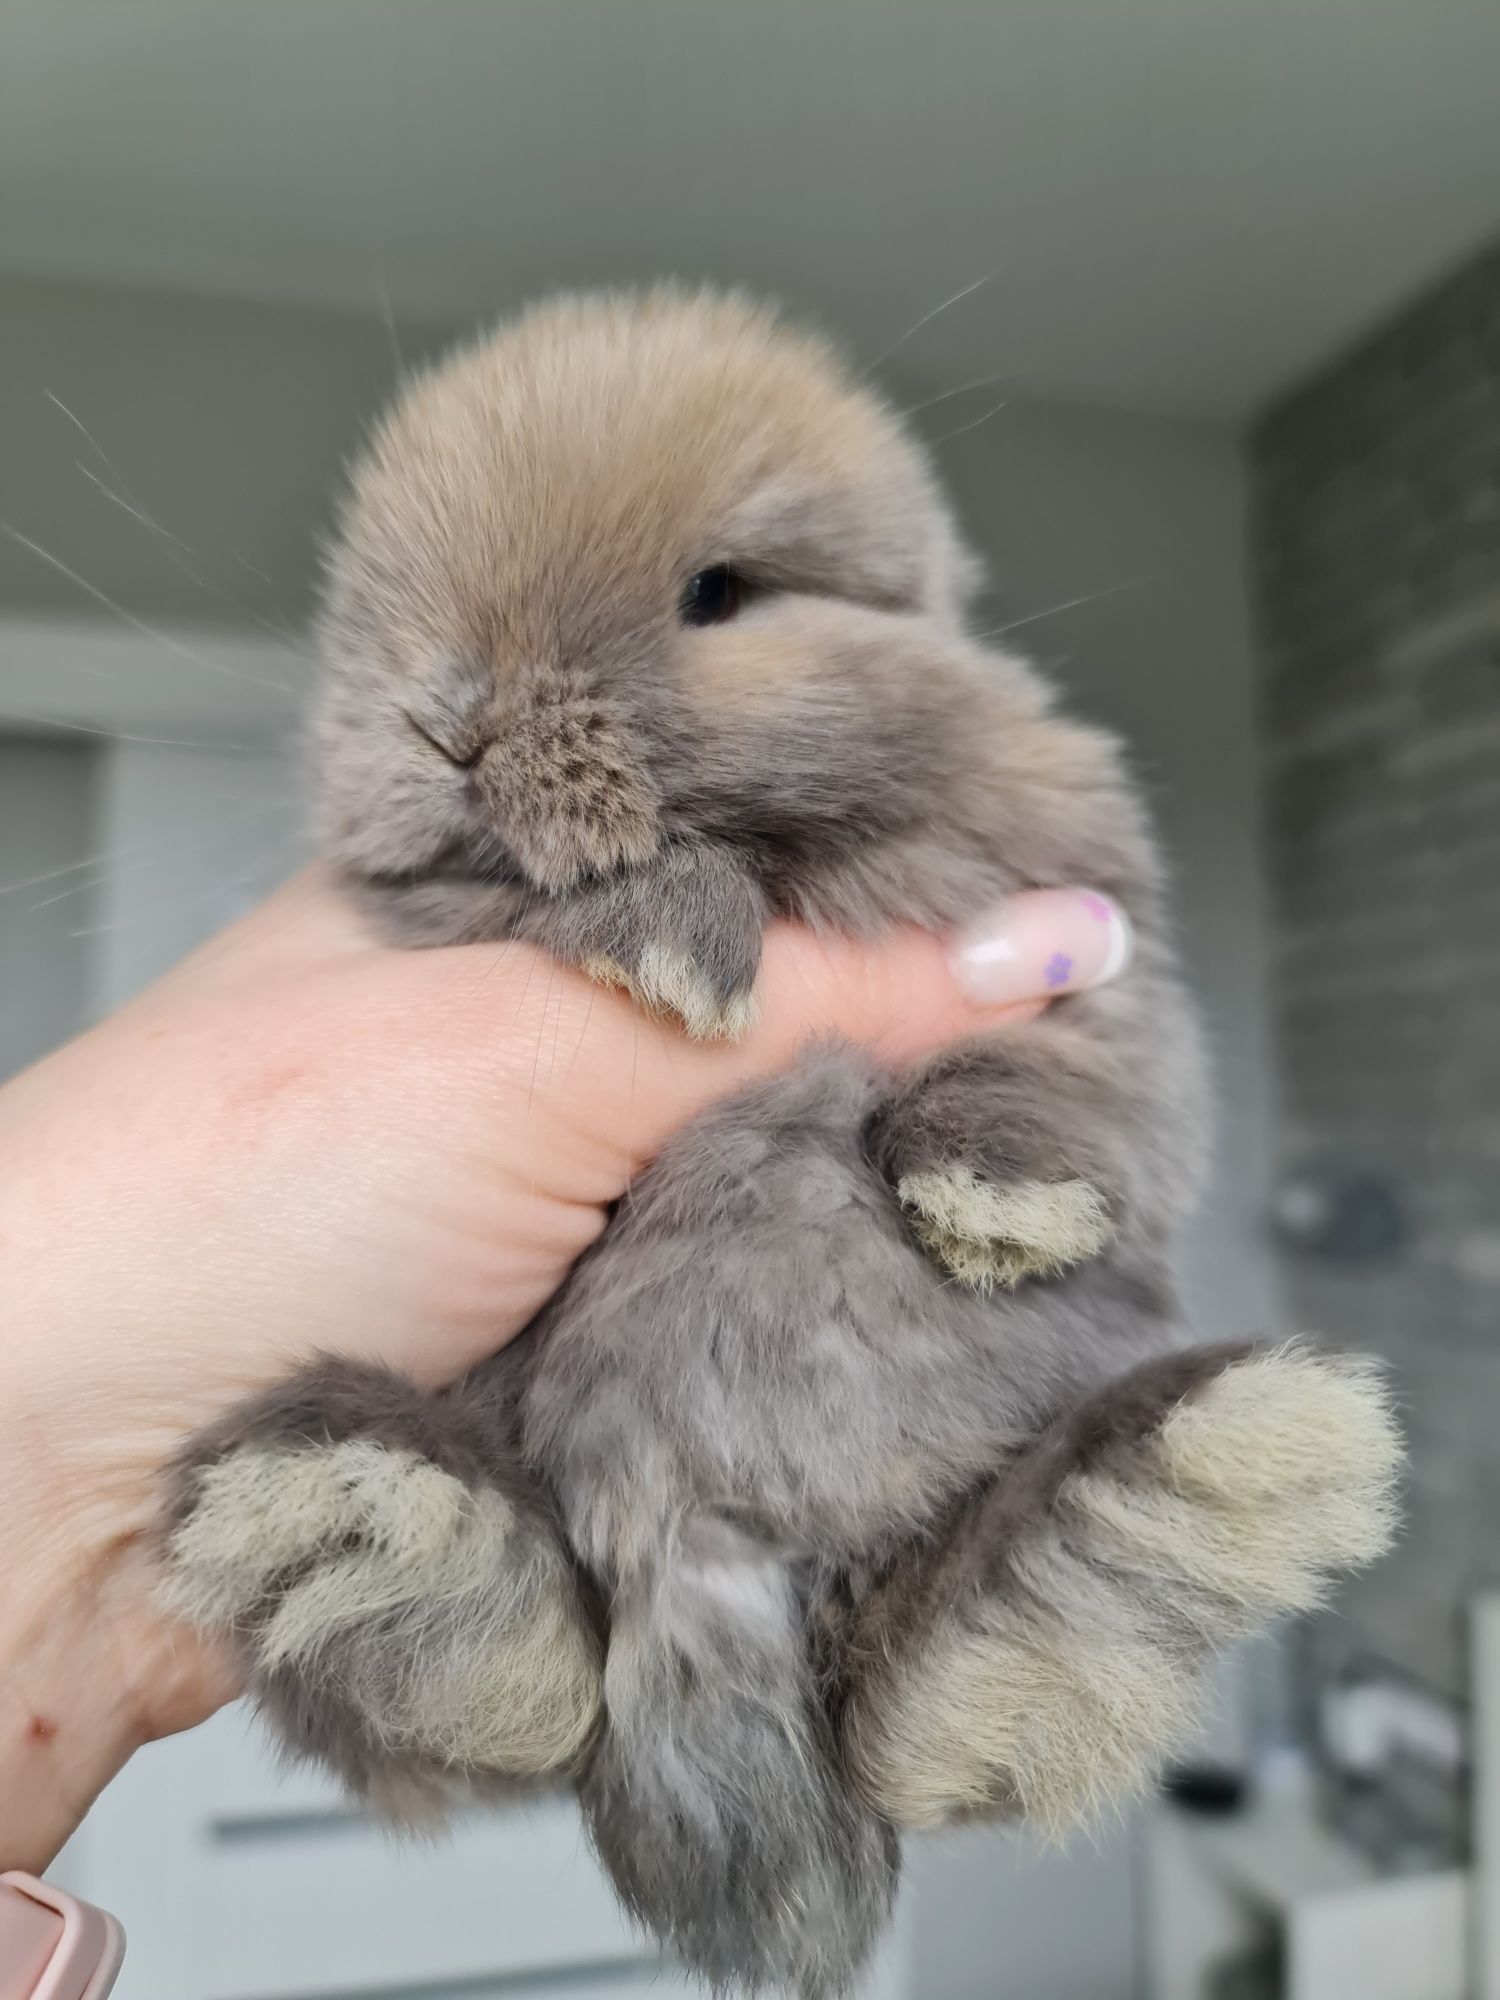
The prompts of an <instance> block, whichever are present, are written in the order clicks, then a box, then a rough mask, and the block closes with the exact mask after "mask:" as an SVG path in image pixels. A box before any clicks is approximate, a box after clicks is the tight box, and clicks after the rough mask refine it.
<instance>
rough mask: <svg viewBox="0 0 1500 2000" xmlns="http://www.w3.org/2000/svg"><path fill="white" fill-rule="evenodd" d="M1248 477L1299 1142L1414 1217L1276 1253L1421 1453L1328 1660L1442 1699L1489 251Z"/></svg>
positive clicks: (1475, 1421)
mask: <svg viewBox="0 0 1500 2000" xmlns="http://www.w3.org/2000/svg"><path fill="white" fill-rule="evenodd" d="M1255 485H1256V510H1255V511H1256V520H1257V533H1256V542H1257V547H1258V563H1259V572H1260V580H1261V590H1262V594H1263V600H1264V613H1263V616H1264V628H1265V629H1264V641H1265V645H1264V651H1265V686H1264V713H1265V721H1266V730H1267V734H1268V739H1269V750H1270V764H1269V785H1268V793H1267V806H1268V832H1269V848H1268V851H1269V855H1270V860H1271V874H1272V879H1273V888H1274V897H1275V943H1276V976H1275V1013H1276V1032H1277V1041H1278V1046H1279V1052H1280V1065H1281V1074H1282V1078H1283V1089H1284V1098H1285V1118H1284V1123H1283V1128H1282V1149H1283V1153H1284V1156H1285V1161H1286V1164H1287V1166H1288V1167H1289V1168H1301V1167H1304V1166H1311V1167H1313V1168H1320V1167H1323V1166H1332V1167H1334V1168H1336V1169H1349V1168H1353V1169H1358V1170H1362V1171H1365V1172H1369V1173H1373V1174H1375V1175H1378V1176H1379V1177H1380V1178H1381V1179H1382V1180H1383V1181H1385V1182H1386V1183H1387V1184H1388V1185H1389V1187H1390V1188H1391V1189H1393V1190H1394V1192H1395V1194H1396V1195H1397V1197H1398V1199H1399V1201H1400V1204H1401V1207H1402V1209H1403V1210H1404V1213H1405V1215H1406V1218H1407V1223H1408V1228H1409V1236H1408V1240H1407V1242H1406V1245H1405V1247H1404V1249H1403V1251H1402V1253H1401V1254H1400V1256H1399V1258H1397V1259H1396V1260H1395V1261H1393V1262H1391V1263H1389V1264H1376V1265H1372V1266H1370V1267H1367V1268H1363V1269H1358V1268H1356V1269H1348V1268H1338V1267H1335V1266H1331V1265H1327V1264H1322V1263H1319V1262H1317V1261H1315V1260H1309V1259H1306V1258H1296V1259H1290V1260H1289V1261H1288V1265H1287V1271H1286V1279H1287V1285H1288V1289H1289V1292H1290V1295H1291V1298H1292V1301H1293V1304H1294V1307H1295V1309H1296V1315H1297V1317H1298V1319H1299V1320H1301V1321H1303V1322H1305V1323H1307V1324H1309V1325H1311V1326H1314V1327H1318V1328H1321V1329H1324V1330H1326V1331H1327V1332H1328V1333H1330V1334H1332V1335H1334V1336H1336V1337H1340V1338H1345V1339H1348V1340H1349V1341H1351V1342H1353V1343H1357V1344H1359V1345H1361V1346H1372V1347H1375V1348H1377V1349H1379V1350H1380V1351H1381V1352H1382V1353H1384V1354H1385V1355H1387V1356H1389V1358H1390V1360H1391V1362H1392V1363H1393V1365H1394V1369H1395V1374H1396V1380H1397V1384H1398V1387H1399V1390H1400V1394H1401V1398H1402V1401H1403V1404H1404V1406H1405V1410H1406V1416H1407V1423H1408V1427H1409V1432H1410V1441H1411V1451H1412V1478H1411V1488H1410V1509H1409V1518H1408V1521H1407V1525H1406V1528H1405V1532H1404V1535H1403V1538H1402V1543H1401V1547H1400V1550H1399V1552H1398V1553H1397V1554H1396V1555H1395V1556H1394V1557H1393V1558H1392V1559H1390V1560H1389V1561H1387V1562H1386V1563H1385V1564H1384V1565H1382V1566H1380V1567H1379V1568H1377V1569H1376V1570H1375V1571H1374V1572H1372V1573H1371V1574H1370V1575H1369V1576H1368V1577H1367V1578H1365V1579H1363V1580H1362V1581H1360V1582H1359V1583H1358V1584H1357V1585H1355V1586H1354V1587H1353V1588H1351V1589H1349V1590H1347V1591H1346V1592H1344V1593H1343V1594H1342V1595H1341V1597H1340V1603H1339V1611H1340V1616H1339V1618H1338V1619H1337V1621H1334V1622H1330V1623H1328V1624H1326V1625H1324V1626H1323V1627H1321V1628H1320V1650H1321V1651H1322V1652H1324V1653H1325V1654H1327V1655H1330V1656H1342V1655H1344V1654H1347V1653H1348V1652H1350V1651H1352V1650H1355V1649H1358V1648H1360V1647H1363V1646H1370V1647H1373V1648H1374V1649H1376V1650H1377V1651H1378V1652H1380V1653H1381V1654H1384V1655H1386V1656H1387V1657H1389V1658H1391V1659H1394V1660H1395V1661H1397V1662H1400V1663H1402V1664H1403V1665H1405V1666H1406V1667H1407V1668H1409V1669H1410V1670H1412V1671H1415V1672H1417V1673H1420V1674H1424V1675H1428V1676H1431V1677H1432V1678H1434V1679H1436V1680H1438V1681H1440V1682H1442V1683H1445V1684H1449V1685H1453V1684H1456V1683H1457V1682H1458V1681H1459V1680H1460V1678H1461V1666H1460V1643H1461V1607H1462V1601H1463V1599H1464V1597H1465V1595H1466V1593H1468V1592H1469V1591H1470V1590H1471V1589H1473V1588H1474V1587H1475V1586H1476V1585H1477V1584H1479V1583H1481V1582H1482V1581H1485V1580H1493V1579H1494V1577H1495V1575H1496V1572H1497V1567H1500V1545H1497V1543H1496V1539H1495V1522H1496V1519H1497V1518H1500V1456H1497V1454H1496V1451H1495V1425H1496V1413H1497V1411H1500V1342H1497V1340H1496V1333H1497V1330H1500V1024H1497V1014H1496V997H1495V995H1496V985H1497V978H1500V944H1497V937H1500V928H1497V926H1500V253H1496V254H1495V255H1492V256H1490V257H1489V258H1487V259H1485V260H1483V261H1481V262H1480V263H1478V264H1476V265H1474V266H1473V267H1472V268H1471V269H1470V270H1468V271H1467V272H1466V273H1464V274H1463V275H1462V276H1460V277H1458V278H1457V279H1455V280H1454V281H1453V282H1452V283H1450V284H1448V285H1446V286H1444V287H1443V288H1442V289H1441V290H1440V291H1439V292H1438V293H1436V294H1435V295H1434V296H1432V297H1431V298H1429V299H1427V300H1426V301H1425V302H1424V303H1422V304H1420V305H1418V306H1417V307H1415V308H1414V309H1413V310H1412V311H1410V312H1409V313H1407V314H1406V315H1405V316H1404V317H1403V318H1402V319H1401V320H1400V321H1399V322H1398V323H1397V324H1395V325H1392V326H1390V327H1388V328H1386V329H1385V330H1383V331H1382V332H1380V333H1379V334H1378V336H1377V337H1375V338H1373V339H1372V340H1370V341H1369V342H1368V344H1366V345H1364V346H1363V347H1361V348H1360V350H1359V351H1358V352H1357V353H1354V354H1352V355H1350V356H1349V357H1348V358H1347V359H1346V360H1344V361H1343V362H1342V363H1340V364H1339V365H1338V366H1337V367H1334V368H1332V369H1330V370H1329V371H1328V372H1327V373H1326V374H1325V375H1323V376H1321V377H1320V378H1319V379H1318V380H1316V381H1314V382H1312V383H1310V384H1308V385H1307V386H1306V387H1305V388H1304V389H1303V390H1302V391H1301V392H1300V393H1298V394H1297V395H1295V396H1293V397H1292V398H1291V399H1289V400H1288V401H1287V402H1285V403H1284V404H1283V405H1282V406H1281V407H1279V408H1278V409H1277V410H1275V411H1274V412H1273V413H1272V414H1271V415H1270V417H1269V418H1268V419H1267V421H1266V422H1265V423H1264V425H1263V426H1262V427H1261V429H1260V432H1259V435H1258V437H1257V439H1256V441H1255Z"/></svg>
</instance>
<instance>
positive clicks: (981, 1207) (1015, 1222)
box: [896, 1167, 1110, 1292]
mask: <svg viewBox="0 0 1500 2000" xmlns="http://www.w3.org/2000/svg"><path fill="white" fill-rule="evenodd" d="M896 1193H897V1195H898V1196H899V1197H900V1200H901V1203H902V1205H903V1207H904V1208H905V1209H906V1210H907V1211H908V1213H909V1214H910V1216H911V1218H912V1227H913V1229H914V1230H915V1231H916V1234H917V1236H918V1238H919V1240H920V1241H921V1243H922V1245H923V1247H924V1249H926V1250H927V1251H929V1252H930V1253H931V1255H932V1256H934V1257H935V1258H936V1259H937V1260H938V1262H939V1263H940V1264H941V1265H943V1267H944V1268H945V1269H946V1270H948V1271H951V1272H952V1274H953V1276H954V1277H955V1278H958V1279H961V1280H962V1282H963V1283H964V1284H966V1285H972V1286H973V1287H974V1288H975V1290H976V1291H982V1292H987V1291H989V1290H991V1289H992V1287H994V1286H995V1285H1003V1286H1005V1287H1007V1288H1009V1287H1010V1286H1013V1285H1018V1284H1020V1282H1021V1280H1022V1279H1023V1278H1050V1277H1055V1276H1056V1275H1057V1274H1058V1273H1059V1272H1061V1271H1064V1270H1066V1269H1067V1267H1068V1266H1069V1265H1070V1264H1077V1263H1080V1262H1081V1261H1082V1260H1083V1259H1084V1258H1085V1257H1092V1256H1094V1255H1095V1253H1096V1252H1097V1251H1099V1250H1102V1249H1103V1247H1104V1245H1105V1244H1106V1243H1107V1242H1108V1241H1109V1238H1110V1227H1109V1218H1108V1216H1107V1215H1106V1213H1105V1208H1104V1202H1103V1199H1102V1197H1101V1196H1100V1194H1099V1193H1098V1191H1097V1189H1095V1188H1093V1187H1091V1186H1090V1184H1089V1183H1088V1182H1087V1181H1080V1180H1070V1181H1012V1182H1008V1183H1005V1184H998V1183H995V1182H991V1181H985V1180H981V1179H980V1178H979V1176H978V1175H977V1174H975V1173H973V1172H971V1170H970V1169H969V1168H968V1167H954V1168H950V1169H949V1170H947V1171H946V1172H943V1173H923V1174H908V1175H907V1176H906V1177H905V1178H904V1179H903V1180H902V1181H901V1182H899V1183H898V1185H897V1188H896Z"/></svg>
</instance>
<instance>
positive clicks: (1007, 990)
mask: <svg viewBox="0 0 1500 2000" xmlns="http://www.w3.org/2000/svg"><path fill="white" fill-rule="evenodd" d="M1133 949H1134V936H1133V933H1132V931H1131V928H1130V919H1129V918H1128V917H1127V916H1126V914H1125V912H1124V911H1123V910H1122V909H1121V908H1120V906H1119V904H1118V903H1116V902H1114V901H1113V899H1112V898H1110V897H1108V896H1101V895H1098V894H1097V893H1096V892H1095V891H1093V890H1081V889H1036V890H1033V891H1031V892H1030V893H1029V894H1027V895H1024V896H1016V897H1013V898H1012V899H1011V901H1010V902H1008V903H1002V904H1000V905H999V906H998V908H996V909H993V910H990V911H988V912H987V913H986V914H985V915H984V916H983V917H981V918H979V919H978V921H977V922H975V923H973V924H970V925H969V927H968V928H967V929H966V930H964V931H962V932H961V933H960V934H959V936H958V937H957V938H956V939H955V940H954V943H953V946H952V951H951V962H952V966H953V972H954V977H955V978H956V979H957V980H958V983H959V985H960V986H962V988H963V989H964V991H965V992H966V993H967V994H968V996H969V998H970V999H971V1000H974V1001H976V1002H977V1003H978V1004H979V1005H980V1006H981V1007H1000V1006H1004V1005H1006V1004H1007V1003H1009V1002H1011V1001H1016V1000H1035V999H1041V998H1045V997H1047V996H1049V995H1052V994H1062V993H1082V992H1085V991H1086V990H1087V989H1088V988H1090V987H1093V986H1103V985H1105V984H1107V983H1108V981H1110V980H1112V979H1118V978H1119V976H1120V974H1121V973H1122V972H1123V971H1124V970H1125V968H1126V966H1127V965H1128V964H1129V963H1130V957H1131V952H1132V950H1133Z"/></svg>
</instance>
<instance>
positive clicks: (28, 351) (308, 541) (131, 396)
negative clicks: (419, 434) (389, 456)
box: [0, 277, 447, 624]
mask: <svg viewBox="0 0 1500 2000" xmlns="http://www.w3.org/2000/svg"><path fill="white" fill-rule="evenodd" d="M446 338H447V336H446V335H445V334H444V333H442V332H439V331H436V330H434V329H432V328H427V329H413V328H412V327H410V326H403V327H402V328H401V329H400V330H399V333H397V334H396V335H395V336H394V337H393V334H392V330H391V329H390V328H389V327H388V326H387V325H385V324H384V323H383V322H382V320H381V319H380V317H379V316H378V315H377V314H375V313H373V312H372V313H370V314H368V315H357V314H354V313H343V312H332V311H318V310H312V309H309V308H304V307H297V306H278V305H262V304H253V303H245V302H242V301H226V300H221V299H206V298H197V297H193V296H191V295H189V294H186V293H169V292H153V291H144V290H139V291H137V290H131V289H129V288H128V287H124V286H96V285H70V284H62V283H52V282H50V281H43V280H38V279H26V278H14V277H6V278H0V437H3V438H4V439H5V450H4V452H3V453H0V523H4V524H5V526H6V527H7V528H9V529H11V530H14V531H17V532H19V533H20V534H22V535H25V536H26V537H27V538H28V539H29V540H30V541H31V542H34V543H36V544H38V545H39V546H40V547H41V548H42V549H44V550H46V551H47V552H48V554H50V555H51V556H52V557H53V558H55V559H56V563H61V564H66V565H67V567H68V568H70V569H72V570H73V571H75V572H76V573H77V574H76V576H74V577H69V576H67V575H65V574H64V573H63V571H62V570H61V569H60V568H58V567H56V566H55V564H53V563H49V562H48V561H47V560H46V559H45V558H44V557H43V556H40V555H38V554H37V553H36V552H35V550H33V549H29V548H26V547H24V546H22V545H21V544H20V543H18V542H17V541H15V540H14V539H13V538H12V537H11V536H9V535H6V534H3V533H0V605H4V606H6V607H7V608H8V609H12V610H26V611H42V612H53V611H57V612H72V613H77V612H82V611H88V610H89V609H91V608H99V607H98V602H97V599H95V598H93V597H91V595H90V593H89V589H88V588H87V587H86V586H92V587H93V589H94V590H97V591H102V592H103V593H104V595H105V596H107V597H109V598H111V599H113V600H114V601H115V602H116V603H117V604H120V605H122V606H124V607H125V608H126V609H127V610H129V611H130V612H133V613H134V614H135V615H136V616H138V617H142V618H147V619H167V618H182V619H187V620H191V621H193V622H195V623H199V624H202V623H212V622H214V621H215V620H219V619H222V620H225V621H227V622H229V623H233V624H252V623H253V622H254V621H255V620H256V619H259V618H264V619H268V620H271V621H272V622H278V621H281V620H283V619H285V620H288V621H290V622H292V623H293V624H296V623H298V622H300V620H301V619H302V617H303V616H304V615H305V613H306V610H307V606H308V601H309V591H310V586H311V580H312V577H313V574H314V570H315V555H316V542H317V537H318V535H319V533H320V532H321V531H322V529H323V528H324V526H325V524H326V523H327V522H328V520H329V519H330V512H331V510H330V502H331V500H332V498H333V496H334V493H335V491H336V487H337V482H338V475H339V469H340V466H341V465H342V463H343V461H344V459H345V458H346V457H347V456H348V455H349V453H350V452H351V451H352V450H353V449H354V448H355V446H356V445H357V444H358V442H359V439H360V434H361V429H362V427H363V425H364V424H365V423H366V422H367V421H368V420H369V418H370V416H371V415H372V414H373V412H374V411H375V410H376V409H378V408H379V406H380V403H381V402H382V400H383V399H384V397H385V396H386V395H387V393H388V392H389V389H390V386H391V383H392V381H393V379H394V378H395V376H396V374H397V373H398V368H397V359H396V356H397V351H398V347H399V352H400V354H401V356H402V359H403V360H404V362H406V363H407V364H410V363H412V362H414V361H416V360H418V359H420V358H421V357H422V356H423V355H426V354H430V353H431V352H433V351H434V349H436V348H438V347H440V346H442V345H443V344H445V342H446ZM393 339H394V344H393ZM49 392H50V394H49ZM52 396H55V397H57V398H59V399H60V401H61V402H62V403H64V404H65V405H66V406H67V409H68V410H69V411H71V412H72V414H73V417H75V418H76V419H77V423H76V424H75V423H74V422H73V421H71V420H70V418H69V417H68V416H67V415H66V414H64V412H63V410H61V409H59V408H58V407H57V405H56V403H54V402H53V401H51V400H50V397H52ZM79 424H81V425H83V426H84V427H85V428H86V429H87V430H88V431H89V432H90V433H91V435H92V437H93V439H94V440H95V441H96V443H95V444H90V442H89V440H88V439H87V438H85V437H84V436H83V434H82V432H81V431H80V430H79V428H78V425H79ZM101 452H102V454H103V456H102V457H101V455H100V454H101ZM106 459H107V460H108V461H109V462H108V463H106V462H105V460H106ZM81 467H82V468H85V469H80V468H81ZM90 474H92V475H93V478H92V479H91V478H90V476H89V475H90ZM95 480H98V481H102V482H103V483H104V485H106V486H108V487H109V488H110V489H111V490H112V492H113V493H114V494H115V495H116V496H117V498H116V499H113V500H111V499H110V498H108V497H106V495H105V494H104V493H103V492H101V491H100V488H99V486H98V485H97V484H95V483H94V481H95ZM121 501H124V502H126V503H128V504H129V505H130V506H132V507H135V508H137V509H139V510H140V511H141V512H143V513H145V514H147V515H149V516H150V517H151V518H152V519H153V520H154V521H156V522H157V523H159V524H160V526H161V528H163V529H165V530H166V531H167V536H170V537H174V538H176V539H173V540H169V539H167V538H166V536H163V535H162V534H159V533H153V532H152V530H151V529H150V528H149V527H147V526H146V525H145V524H144V523H142V522H141V521H140V520H139V519H137V518H135V517H133V516H132V515H131V514H130V513H127V512H126V511H125V508H124V507H123V506H122V505H121V504H120V502H121ZM79 579H83V581H80V580H79Z"/></svg>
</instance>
